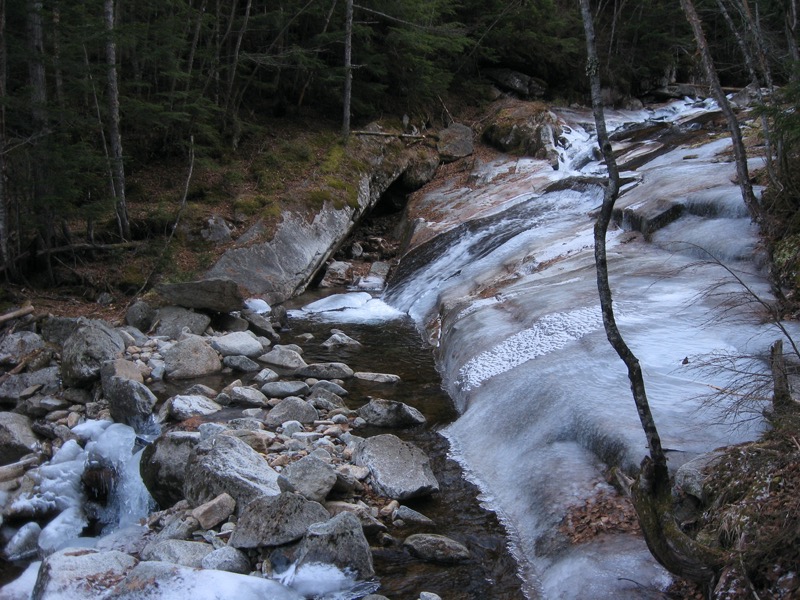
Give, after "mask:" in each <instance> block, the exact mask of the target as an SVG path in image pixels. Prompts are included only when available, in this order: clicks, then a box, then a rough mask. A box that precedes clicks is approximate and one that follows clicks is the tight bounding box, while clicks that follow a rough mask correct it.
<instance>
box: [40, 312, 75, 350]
mask: <svg viewBox="0 0 800 600" xmlns="http://www.w3.org/2000/svg"><path fill="white" fill-rule="evenodd" d="M85 321H86V319H82V318H77V319H75V318H72V317H47V318H46V319H45V320H44V321H42V325H41V333H42V337H43V338H44V339H45V341H47V342H50V343H51V344H56V345H57V346H63V345H64V342H65V341H66V339H67V338H68V337H69V336H71V335H72V334H73V333H75V330H76V329H78V327H80V326H81V325H82V324H83V323H84V322H85Z"/></svg>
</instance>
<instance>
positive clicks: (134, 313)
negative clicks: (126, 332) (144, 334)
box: [125, 300, 156, 331]
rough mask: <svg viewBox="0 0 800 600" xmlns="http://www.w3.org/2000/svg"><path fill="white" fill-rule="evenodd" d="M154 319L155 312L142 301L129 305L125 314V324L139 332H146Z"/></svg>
mask: <svg viewBox="0 0 800 600" xmlns="http://www.w3.org/2000/svg"><path fill="white" fill-rule="evenodd" d="M155 318H156V311H155V309H154V308H152V307H151V306H150V305H149V304H148V303H147V302H145V301H144V300H137V301H136V302H134V303H133V304H131V306H130V308H129V309H128V310H127V312H126V313H125V322H126V323H127V324H128V325H131V326H132V327H136V329H138V330H140V331H148V330H149V329H150V327H151V326H152V325H153V321H154V320H155Z"/></svg>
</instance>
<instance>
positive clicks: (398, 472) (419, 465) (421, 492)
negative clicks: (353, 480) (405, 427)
mask: <svg viewBox="0 0 800 600" xmlns="http://www.w3.org/2000/svg"><path fill="white" fill-rule="evenodd" d="M353 461H354V462H355V464H357V465H360V466H364V467H367V468H369V471H370V475H371V477H372V480H373V483H374V484H375V487H376V489H377V491H378V492H379V493H381V494H383V495H385V496H387V497H389V498H394V499H396V500H407V499H409V498H416V497H419V496H427V495H428V494H431V493H434V492H438V491H439V482H438V481H436V478H435V477H434V475H433V471H432V470H431V465H430V461H429V460H428V457H427V456H426V455H425V453H424V452H423V451H422V450H420V449H419V448H417V447H416V446H415V445H414V444H411V443H409V442H404V441H403V440H401V439H400V438H398V437H397V436H394V435H391V434H384V435H376V436H374V437H371V438H368V439H365V440H362V441H360V442H359V443H358V445H357V446H356V449H355V452H354V453H353Z"/></svg>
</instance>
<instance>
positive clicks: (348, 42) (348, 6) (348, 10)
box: [342, 0, 353, 140]
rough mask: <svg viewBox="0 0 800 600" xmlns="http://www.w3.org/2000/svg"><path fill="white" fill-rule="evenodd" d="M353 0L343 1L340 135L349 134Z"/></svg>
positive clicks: (346, 135) (351, 88)
mask: <svg viewBox="0 0 800 600" xmlns="http://www.w3.org/2000/svg"><path fill="white" fill-rule="evenodd" d="M352 54H353V0H346V2H345V22H344V94H343V104H344V112H343V114H342V137H343V138H344V139H345V140H346V139H347V137H348V136H349V135H350V100H351V96H352V93H353V65H352Z"/></svg>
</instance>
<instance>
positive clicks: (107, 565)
mask: <svg viewBox="0 0 800 600" xmlns="http://www.w3.org/2000/svg"><path fill="white" fill-rule="evenodd" d="M137 562H138V561H137V560H136V559H135V558H133V557H132V556H129V555H128V554H124V553H122V552H117V551H110V552H98V551H96V550H93V549H91V548H65V549H64V550H60V551H58V552H56V553H54V554H51V555H50V556H48V557H47V558H46V559H44V561H43V562H42V566H41V567H40V568H39V576H38V577H37V579H36V585H35V587H34V589H33V594H32V595H31V599H32V600H46V599H48V598H64V599H65V600H66V599H68V598H75V599H77V598H105V597H107V594H108V586H109V584H113V582H114V581H116V580H118V579H121V578H122V577H124V576H125V575H126V574H127V573H128V572H130V571H131V569H133V568H134V567H135V566H136V563H137Z"/></svg>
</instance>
